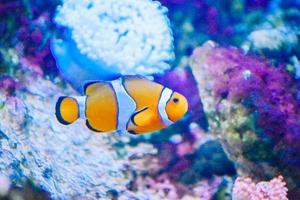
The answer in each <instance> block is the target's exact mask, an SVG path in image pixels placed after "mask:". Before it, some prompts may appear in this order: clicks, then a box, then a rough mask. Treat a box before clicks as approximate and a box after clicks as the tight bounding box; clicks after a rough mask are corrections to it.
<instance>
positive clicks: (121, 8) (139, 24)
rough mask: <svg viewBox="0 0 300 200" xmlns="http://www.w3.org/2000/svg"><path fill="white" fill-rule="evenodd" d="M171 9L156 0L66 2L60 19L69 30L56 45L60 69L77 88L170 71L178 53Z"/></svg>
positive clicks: (58, 17) (59, 23) (58, 18)
mask: <svg viewBox="0 0 300 200" xmlns="http://www.w3.org/2000/svg"><path fill="white" fill-rule="evenodd" d="M166 12H167V9H166V8H164V7H163V6H161V4H160V3H159V2H156V1H152V0H138V1H136V0H123V1H118V0H100V1H96V0H85V1H82V0H65V1H64V3H63V5H62V6H61V7H59V9H58V10H57V15H56V18H55V21H56V22H57V24H58V25H60V26H63V27H66V28H67V31H64V37H63V41H59V40H54V41H53V45H52V50H53V53H54V55H55V57H56V60H57V64H58V66H59V68H60V70H61V71H62V73H63V74H64V75H65V78H66V79H68V80H69V81H70V82H71V83H74V82H75V84H73V85H75V87H78V84H79V85H81V84H83V82H84V81H86V80H89V79H92V80H99V79H100V80H103V79H104V80H105V79H113V78H115V77H116V76H117V75H119V74H142V75H150V74H155V73H161V72H163V71H165V70H168V69H169V68H170V65H169V64H168V63H169V62H170V61H172V60H173V58H174V54H173V36H172V32H171V30H170V28H169V21H168V19H167V17H166ZM72 63H73V64H72ZM78 74H80V75H81V76H80V77H78ZM74 79H79V80H77V81H74Z"/></svg>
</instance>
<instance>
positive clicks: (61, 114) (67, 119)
mask: <svg viewBox="0 0 300 200" xmlns="http://www.w3.org/2000/svg"><path fill="white" fill-rule="evenodd" d="M55 115H56V118H57V120H58V121H59V122H60V123H62V124H64V125H69V124H72V123H73V122H75V121H76V120H77V119H78V118H79V105H78V102H77V100H76V99H75V98H72V97H66V96H63V97H59V98H58V100H57V103H56V107H55Z"/></svg>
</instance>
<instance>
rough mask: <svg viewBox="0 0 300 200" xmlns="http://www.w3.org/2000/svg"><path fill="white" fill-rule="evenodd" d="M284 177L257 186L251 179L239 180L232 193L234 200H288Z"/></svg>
mask: <svg viewBox="0 0 300 200" xmlns="http://www.w3.org/2000/svg"><path fill="white" fill-rule="evenodd" d="M285 185H286V183H285V182H284V181H283V177H282V176H279V177H277V178H274V179H272V180H270V181H269V182H259V183H257V184H255V183H254V182H253V181H252V180H251V179H250V178H237V179H236V181H235V183H234V187H233V192H232V199H233V200H261V199H268V200H276V199H280V200H287V199H288V198H287V188H286V186H285Z"/></svg>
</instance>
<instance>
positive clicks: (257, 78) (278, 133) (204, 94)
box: [191, 41, 300, 194]
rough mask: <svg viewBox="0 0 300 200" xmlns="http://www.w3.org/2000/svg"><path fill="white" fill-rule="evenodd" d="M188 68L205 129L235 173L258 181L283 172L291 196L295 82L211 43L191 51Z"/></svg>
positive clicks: (296, 107)
mask: <svg viewBox="0 0 300 200" xmlns="http://www.w3.org/2000/svg"><path fill="white" fill-rule="evenodd" d="M191 66H192V68H193V73H194V75H195V78H196V80H197V81H198V87H199V90H200V94H201V98H202V101H203V106H204V111H205V113H206V116H207V118H208V123H209V131H210V132H211V133H213V134H214V135H216V136H217V137H219V138H220V141H221V143H222V144H223V146H224V147H225V148H226V151H227V152H228V154H229V155H230V158H231V159H233V160H234V161H235V164H236V166H237V169H238V173H239V174H244V175H248V176H251V177H255V178H256V179H258V180H259V179H262V178H266V177H273V176H275V175H276V174H277V173H278V172H280V173H283V175H284V176H285V177H289V178H290V179H289V180H288V181H289V186H290V188H293V191H292V193H294V194H297V193H298V192H299V191H298V189H297V188H299V186H298V185H297V184H298V183H297V180H298V179H299V175H300V171H299V168H298V166H299V161H300V160H299V158H300V155H299V152H300V151H299V150H300V149H299V147H300V145H299V144H300V140H299V128H300V125H299V122H298V121H299V112H298V111H299V103H298V100H297V93H298V91H297V88H298V81H295V80H292V78H291V75H290V74H289V73H288V72H286V71H285V70H284V69H283V68H280V67H278V68H275V67H272V66H271V65H269V64H268V63H267V62H266V61H263V60H261V59H259V58H256V57H253V56H248V55H245V54H244V53H243V52H242V51H241V50H239V49H237V48H233V47H228V48H223V47H218V45H217V44H216V43H214V42H211V41H210V42H207V43H205V44H204V45H203V46H202V47H199V48H198V49H196V50H195V52H194V54H193V56H192V59H191Z"/></svg>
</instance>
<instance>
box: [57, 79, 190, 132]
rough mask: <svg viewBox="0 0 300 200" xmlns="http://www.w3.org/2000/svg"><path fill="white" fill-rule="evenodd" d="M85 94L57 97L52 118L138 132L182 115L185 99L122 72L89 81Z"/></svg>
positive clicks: (104, 129) (106, 129) (101, 128)
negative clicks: (119, 74) (122, 74)
mask: <svg viewBox="0 0 300 200" xmlns="http://www.w3.org/2000/svg"><path fill="white" fill-rule="evenodd" d="M84 93H85V96H80V97H68V96H62V97H59V99H58V101H57V103H56V118H57V119H58V121H59V122H60V123H62V124H64V125H69V124H72V123H73V122H75V121H76V120H77V119H79V118H83V119H85V120H86V125H87V127H88V128H89V129H90V130H92V131H95V132H112V131H117V130H122V131H124V130H125V131H127V132H129V133H131V134H142V133H148V132H153V131H157V130H160V129H162V128H165V127H167V126H169V125H171V124H173V123H174V122H176V121H178V120H179V119H180V118H182V117H183V116H184V115H185V113H186V112H187V110H188V102H187V99H186V98H185V97H184V96H183V95H181V94H179V93H178V92H174V91H172V90H171V89H169V88H167V87H164V86H162V85H161V84H158V83H156V82H153V81H150V80H148V79H146V78H145V77H142V76H122V77H121V78H119V79H116V80H113V81H110V82H103V81H97V82H90V83H88V84H86V85H85V87H84Z"/></svg>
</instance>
